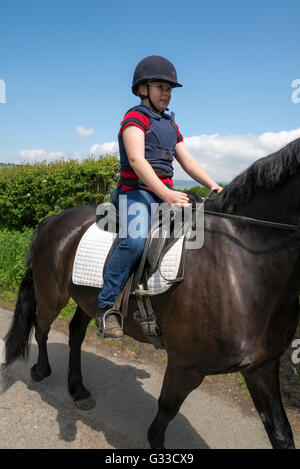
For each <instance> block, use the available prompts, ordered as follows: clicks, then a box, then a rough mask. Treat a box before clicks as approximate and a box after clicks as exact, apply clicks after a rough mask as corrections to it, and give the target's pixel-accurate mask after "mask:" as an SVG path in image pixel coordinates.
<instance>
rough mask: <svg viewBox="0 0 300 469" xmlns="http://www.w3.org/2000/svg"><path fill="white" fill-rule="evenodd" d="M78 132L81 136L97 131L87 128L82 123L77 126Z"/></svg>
mask: <svg viewBox="0 0 300 469" xmlns="http://www.w3.org/2000/svg"><path fill="white" fill-rule="evenodd" d="M76 132H77V134H78V135H79V137H90V136H91V135H92V134H93V133H94V132H95V130H94V129H86V128H85V127H82V126H81V125H78V126H77V127H76Z"/></svg>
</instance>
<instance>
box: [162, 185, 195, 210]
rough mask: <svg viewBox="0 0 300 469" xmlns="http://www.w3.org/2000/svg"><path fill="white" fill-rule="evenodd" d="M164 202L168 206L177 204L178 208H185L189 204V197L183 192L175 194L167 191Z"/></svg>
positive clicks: (175, 192)
mask: <svg viewBox="0 0 300 469" xmlns="http://www.w3.org/2000/svg"><path fill="white" fill-rule="evenodd" d="M165 202H167V203H168V204H169V205H172V204H177V205H179V206H180V207H187V205H188V204H189V197H188V196H187V195H186V193H185V192H177V191H172V190H171V189H169V191H168V193H167V195H166V197H165Z"/></svg>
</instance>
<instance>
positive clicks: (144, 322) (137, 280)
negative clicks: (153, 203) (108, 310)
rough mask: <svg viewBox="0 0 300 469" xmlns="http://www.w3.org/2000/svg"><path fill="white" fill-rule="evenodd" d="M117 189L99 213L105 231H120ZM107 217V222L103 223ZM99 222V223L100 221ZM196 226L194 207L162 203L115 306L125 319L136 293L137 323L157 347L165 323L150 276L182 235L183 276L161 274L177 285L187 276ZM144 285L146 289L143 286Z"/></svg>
mask: <svg viewBox="0 0 300 469" xmlns="http://www.w3.org/2000/svg"><path fill="white" fill-rule="evenodd" d="M115 197H116V191H113V192H112V194H111V197H110V204H108V205H107V206H106V207H105V212H104V214H103V215H100V216H97V219H96V222H97V225H98V227H100V228H101V229H104V230H105V231H111V232H114V233H118V232H119V228H120V226H119V214H118V210H117V207H116V198H115ZM104 216H105V225H103V224H101V221H102V219H104ZM99 222H100V223H99ZM192 225H193V208H192V205H190V207H189V209H185V210H184V211H183V209H181V208H170V207H169V206H167V204H163V205H162V207H161V208H159V209H158V211H157V212H156V214H155V216H154V218H153V220H152V224H151V227H150V230H149V233H148V237H147V239H146V243H145V247H144V251H143V254H142V257H141V260H140V262H139V264H138V266H137V268H136V269H135V271H134V272H133V274H132V275H131V277H130V278H129V279H128V280H127V283H126V285H125V287H124V289H123V291H122V292H121V293H120V295H119V297H118V298H117V300H116V302H115V304H114V306H113V309H114V310H116V311H121V312H122V316H123V318H124V317H126V316H127V310H128V301H129V297H130V296H131V295H134V296H135V298H136V301H137V305H138V310H137V311H135V312H134V315H133V317H134V320H135V322H136V323H137V324H138V325H139V326H140V327H141V328H142V330H143V333H144V335H145V336H146V337H147V338H148V339H149V340H150V341H151V342H152V343H153V345H154V346H155V347H156V348H161V347H163V342H162V326H161V323H160V320H159V318H158V316H157V314H156V312H155V311H154V309H153V307H152V303H151V295H150V291H149V290H148V279H149V278H150V276H151V275H152V274H153V273H154V272H155V271H156V270H157V269H160V264H161V261H162V259H163V257H164V256H165V254H166V253H167V252H168V250H169V249H171V247H172V246H173V245H174V243H176V242H177V241H178V240H179V239H180V238H181V237H183V248H182V253H181V261H180V276H179V277H178V278H176V279H172V280H171V279H166V278H165V277H164V276H163V275H162V273H161V271H160V275H161V276H162V277H163V278H164V279H165V280H167V281H168V283H171V284H178V283H180V282H181V281H182V280H183V278H184V268H185V259H186V242H185V241H186V236H187V233H188V231H189V230H190V229H191V228H192ZM118 243H119V238H116V239H115V241H114V242H113V244H112V246H111V248H110V251H109V253H108V255H107V258H106V260H105V264H104V268H103V275H104V273H105V271H106V269H107V266H108V263H109V260H110V258H111V256H112V254H113V252H114V251H115V249H116V248H117V245H118ZM141 284H142V285H143V289H141V288H140V285H141Z"/></svg>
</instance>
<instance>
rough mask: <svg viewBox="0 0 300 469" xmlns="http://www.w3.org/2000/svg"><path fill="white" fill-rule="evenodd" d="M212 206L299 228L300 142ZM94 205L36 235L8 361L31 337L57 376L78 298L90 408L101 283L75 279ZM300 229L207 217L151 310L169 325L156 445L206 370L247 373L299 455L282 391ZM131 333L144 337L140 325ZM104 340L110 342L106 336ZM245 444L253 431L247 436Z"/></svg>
mask: <svg viewBox="0 0 300 469" xmlns="http://www.w3.org/2000/svg"><path fill="white" fill-rule="evenodd" d="M205 207H206V209H209V210H213V211H217V212H224V213H225V212H226V213H231V214H236V215H244V216H247V217H254V218H259V219H262V220H266V221H274V222H278V223H286V224H287V223H288V224H291V225H297V224H298V221H299V217H300V139H297V140H295V141H293V142H291V143H290V144H289V145H287V146H286V147H284V148H283V149H281V150H280V151H278V152H276V153H274V154H272V155H269V156H267V157H265V158H261V159H259V160H257V161H256V162H255V163H254V164H253V165H251V166H250V167H249V168H248V169H247V170H246V171H245V172H244V173H242V174H241V175H239V176H237V177H236V178H235V179H234V180H233V181H232V182H231V183H230V184H229V185H228V186H226V188H225V189H224V190H223V191H222V192H221V193H220V194H218V195H217V196H215V197H214V198H213V199H211V200H208V201H207V202H206V205H205ZM95 212H96V207H95V206H79V207H74V208H71V209H69V210H66V211H64V212H62V213H60V214H58V215H53V216H50V217H48V218H46V219H45V220H43V221H42V222H41V223H40V225H39V226H38V228H37V229H36V231H35V234H34V238H33V242H32V246H31V249H30V252H29V255H28V260H27V272H26V274H25V276H24V278H23V280H22V282H21V285H20V290H19V295H18V300H17V304H16V310H15V315H14V318H13V322H12V325H11V329H10V331H9V332H8V335H7V337H6V353H7V355H6V361H7V364H6V365H7V366H8V365H10V364H11V363H12V362H13V361H14V360H15V359H17V358H18V357H26V356H27V352H28V343H29V337H30V332H31V330H32V329H33V328H35V337H36V340H37V343H38V346H39V356H38V361H37V363H36V365H34V366H33V367H32V369H31V377H32V379H33V380H34V381H41V380H43V379H44V378H46V377H47V376H49V375H50V373H51V368H50V365H49V361H48V355H47V347H46V342H47V337H48V332H49V330H50V326H51V323H52V322H53V321H54V319H55V318H56V317H57V315H58V314H59V312H60V311H61V309H62V308H63V307H64V306H65V305H66V304H67V302H68V300H69V298H70V297H72V298H73V299H74V300H75V302H76V303H77V305H78V306H77V309H76V312H75V315H74V317H73V319H72V321H71V323H70V326H69V327H70V339H69V345H70V358H69V377H68V386H69V392H70V394H71V396H72V397H73V399H74V402H75V404H76V405H77V406H78V407H80V408H81V409H90V408H91V407H92V406H93V401H92V398H91V395H90V393H89V391H88V390H87V389H86V388H85V386H84V384H83V382H82V374H81V361H80V351H81V344H82V341H83V339H84V336H85V332H86V328H87V325H88V323H89V321H90V320H91V318H92V317H93V316H94V315H95V311H96V304H97V295H98V293H99V291H98V290H97V289H96V288H91V287H82V286H76V285H74V284H73V283H72V266H73V260H74V255H75V251H76V248H77V245H78V243H79V240H80V238H81V237H82V235H83V234H84V232H85V231H86V230H87V228H88V227H89V226H90V225H91V224H92V223H93V222H94V221H95ZM299 287H300V232H299V231H297V230H295V231H293V230H284V229H278V228H273V227H270V226H259V225H254V224H248V223H242V222H240V221H239V220H232V219H225V218H220V217H217V216H213V215H206V216H205V241H204V246H203V247H202V248H201V249H198V250H189V251H188V253H187V259H186V272H185V278H184V280H183V282H182V283H181V284H179V285H178V286H176V287H175V288H173V287H172V289H171V290H169V291H168V292H167V293H164V294H162V295H159V296H157V297H155V299H154V300H153V305H154V307H155V309H156V311H157V313H158V315H159V317H160V320H161V322H162V326H163V340H164V344H165V348H166V351H167V354H168V365H167V369H166V372H165V376H164V381H163V387H162V391H161V395H160V398H159V400H158V412H157V415H156V417H155V419H154V420H153V422H152V424H151V426H150V428H149V431H148V439H149V443H150V446H151V448H162V447H163V445H164V435H165V431H166V429H167V426H168V424H169V422H170V421H171V420H172V419H173V418H174V417H175V415H176V414H177V412H178V411H179V408H180V406H181V404H182V403H183V401H184V400H185V398H186V397H187V396H188V394H189V393H190V392H191V391H192V390H193V389H195V388H196V387H197V386H199V385H200V383H201V382H202V380H203V378H204V377H205V376H206V375H212V374H219V373H228V372H237V371H240V372H241V373H242V374H243V376H244V378H245V381H246V383H247V386H248V388H249V391H250V393H251V396H252V399H253V401H254V404H255V406H256V409H257V411H258V413H259V415H260V417H261V420H262V422H263V424H264V426H265V429H266V431H267V433H268V436H269V439H270V441H271V444H272V446H273V447H274V448H293V447H294V442H293V435H292V431H291V428H290V425H289V422H288V420H287V417H286V414H285V411H284V408H283V405H282V400H281V395H280V388H279V358H280V356H281V355H282V354H283V352H284V351H285V350H286V349H287V347H288V345H289V343H290V342H291V340H292V338H293V336H294V334H295V331H296V327H297V322H298V319H299V299H298V298H299ZM134 309H136V305H135V300H134V299H132V300H131V303H130V305H129V315H128V317H127V319H126V320H125V323H124V331H125V333H126V334H128V335H131V336H132V337H134V338H136V339H138V340H145V339H144V337H143V336H142V334H141V332H140V330H139V328H138V326H136V324H135V323H134V321H133V319H132V311H133V310H134ZM99 340H100V339H99ZM245 437H246V436H245Z"/></svg>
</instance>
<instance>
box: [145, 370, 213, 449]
mask: <svg viewBox="0 0 300 469" xmlns="http://www.w3.org/2000/svg"><path fill="white" fill-rule="evenodd" d="M203 378H204V376H202V375H200V373H199V372H198V371H197V370H196V369H193V368H189V369H185V368H181V367H178V366H177V365H172V363H171V362H170V361H169V363H168V366H167V370H166V373H165V377H164V382H163V387H162V390H161V394H160V397H159V400H158V413H157V415H156V417H155V419H154V420H153V422H152V424H151V426H150V428H149V430H148V440H149V443H150V447H151V448H163V447H164V439H165V432H166V429H167V426H168V424H169V423H170V421H171V420H172V419H173V418H174V417H175V416H176V414H177V412H178V411H179V409H180V406H181V404H182V403H183V401H184V400H185V398H186V397H187V396H188V395H189V393H190V392H191V391H192V390H193V389H195V388H196V387H197V386H199V385H200V384H201V383H202V381H203Z"/></svg>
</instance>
